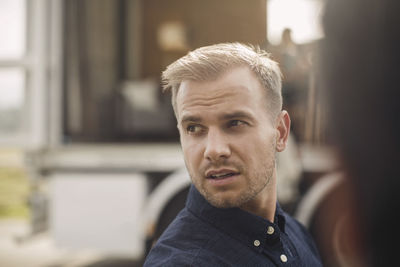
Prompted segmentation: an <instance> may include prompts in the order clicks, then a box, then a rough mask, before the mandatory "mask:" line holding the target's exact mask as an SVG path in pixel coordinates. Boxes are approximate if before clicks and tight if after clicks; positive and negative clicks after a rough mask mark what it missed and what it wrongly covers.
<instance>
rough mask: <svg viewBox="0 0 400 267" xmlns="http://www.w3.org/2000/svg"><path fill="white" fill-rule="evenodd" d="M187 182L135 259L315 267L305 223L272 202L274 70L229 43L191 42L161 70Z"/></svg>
mask: <svg viewBox="0 0 400 267" xmlns="http://www.w3.org/2000/svg"><path fill="white" fill-rule="evenodd" d="M163 81H164V89H165V90H166V91H172V105H173V107H174V110H175V115H176V118H177V122H178V129H179V132H180V140H181V145H182V150H183V154H184V158H185V163H186V167H187V169H188V172H189V174H190V176H191V180H192V183H193V185H192V186H191V188H190V191H189V195H188V200H187V203H186V207H185V208H184V209H183V210H182V211H181V212H180V213H179V214H178V216H177V217H176V219H175V220H174V221H173V222H172V223H171V225H170V226H169V227H168V228H167V229H166V231H165V232H164V233H163V235H162V236H161V237H160V239H159V240H158V242H157V243H156V245H155V246H154V247H153V249H152V250H151V251H150V253H149V255H148V257H147V259H146V262H145V264H144V265H145V266H285V265H287V266H321V264H320V259H319V255H318V252H317V249H316V247H315V245H314V242H313V240H312V239H311V237H310V235H309V234H308V233H307V231H306V230H305V228H304V227H303V226H302V225H300V224H299V223H298V222H297V221H295V220H294V219H293V218H291V217H290V216H289V215H287V214H286V213H285V212H284V211H283V210H282V209H281V208H280V206H279V205H278V203H277V194H276V192H277V190H276V183H277V173H276V164H275V158H276V153H277V152H281V151H283V150H284V149H285V147H286V142H287V140H288V136H289V131H290V118H289V115H288V113H287V112H286V111H284V110H282V96H281V73H280V70H279V68H278V65H277V63H276V62H274V61H272V60H271V59H270V58H269V56H268V54H267V53H266V52H265V51H262V50H259V49H255V48H252V47H249V46H246V45H242V44H239V43H225V44H218V45H212V46H207V47H203V48H199V49H197V50H195V51H193V52H190V53H189V54H188V55H186V56H184V57H182V58H181V59H179V60H177V61H176V62H174V63H172V64H171V65H170V66H168V67H167V69H166V70H165V71H164V73H163Z"/></svg>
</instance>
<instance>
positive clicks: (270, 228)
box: [267, 226, 275, 235]
mask: <svg viewBox="0 0 400 267" xmlns="http://www.w3.org/2000/svg"><path fill="white" fill-rule="evenodd" d="M274 232H275V229H274V227H272V226H268V229H267V234H269V235H272V234H273V233H274Z"/></svg>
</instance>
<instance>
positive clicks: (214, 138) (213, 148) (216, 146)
mask: <svg viewBox="0 0 400 267" xmlns="http://www.w3.org/2000/svg"><path fill="white" fill-rule="evenodd" d="M206 142H207V143H206V148H205V151H204V157H205V158H206V159H208V160H209V161H213V162H215V161H220V160H223V159H227V158H229V157H230V155H231V150H230V147H229V142H228V140H227V137H226V136H225V135H224V134H223V133H222V132H221V131H219V130H216V129H209V131H208V134H207V140H206Z"/></svg>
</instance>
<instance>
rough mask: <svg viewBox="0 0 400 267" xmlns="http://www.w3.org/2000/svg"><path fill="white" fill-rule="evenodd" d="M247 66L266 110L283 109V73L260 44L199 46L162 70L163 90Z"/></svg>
mask: <svg viewBox="0 0 400 267" xmlns="http://www.w3.org/2000/svg"><path fill="white" fill-rule="evenodd" d="M240 66H248V67H249V68H250V69H251V71H253V72H254V73H255V74H256V76H257V77H258V79H259V81H260V83H261V85H262V86H263V87H264V89H265V92H266V98H267V111H268V112H270V114H271V115H272V116H273V117H274V118H275V117H276V116H277V115H278V114H279V112H280V111H281V109H282V74H281V71H280V69H279V66H278V63H277V62H275V61H273V60H272V59H271V58H270V54H269V53H267V52H266V51H264V50H261V49H260V48H259V47H254V46H251V45H244V44H241V43H221V44H215V45H210V46H205V47H201V48H198V49H196V50H194V51H192V52H189V53H188V54H187V55H186V56H183V57H182V58H180V59H178V60H177V61H175V62H173V63H172V64H171V65H169V66H168V67H167V68H166V70H165V71H164V72H163V73H162V84H163V91H164V92H165V91H167V92H168V91H171V92H172V106H173V108H174V111H175V115H176V116H177V115H178V114H177V110H176V96H177V93H178V90H179V87H180V85H181V83H182V82H183V81H197V82H201V81H213V80H216V79H217V78H218V77H220V76H221V75H222V74H224V73H225V72H226V71H228V70H229V69H232V68H234V67H240Z"/></svg>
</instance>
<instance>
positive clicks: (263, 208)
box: [240, 176, 277, 222]
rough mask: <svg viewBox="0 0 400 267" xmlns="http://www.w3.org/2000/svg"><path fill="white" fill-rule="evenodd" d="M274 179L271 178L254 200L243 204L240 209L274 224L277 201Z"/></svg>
mask: <svg viewBox="0 0 400 267" xmlns="http://www.w3.org/2000/svg"><path fill="white" fill-rule="evenodd" d="M275 177H276V176H275ZM275 177H272V178H271V181H270V183H268V184H267V185H266V186H265V187H264V189H263V190H262V191H261V192H260V193H259V194H258V195H257V196H256V197H255V198H254V199H252V200H250V201H249V202H247V203H245V204H243V205H242V206H240V208H241V209H242V210H245V211H247V212H250V213H252V214H255V215H258V216H260V217H262V218H264V219H267V220H269V221H270V222H274V216H275V211H276V201H277V200H276V199H277V196H276V179H275Z"/></svg>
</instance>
